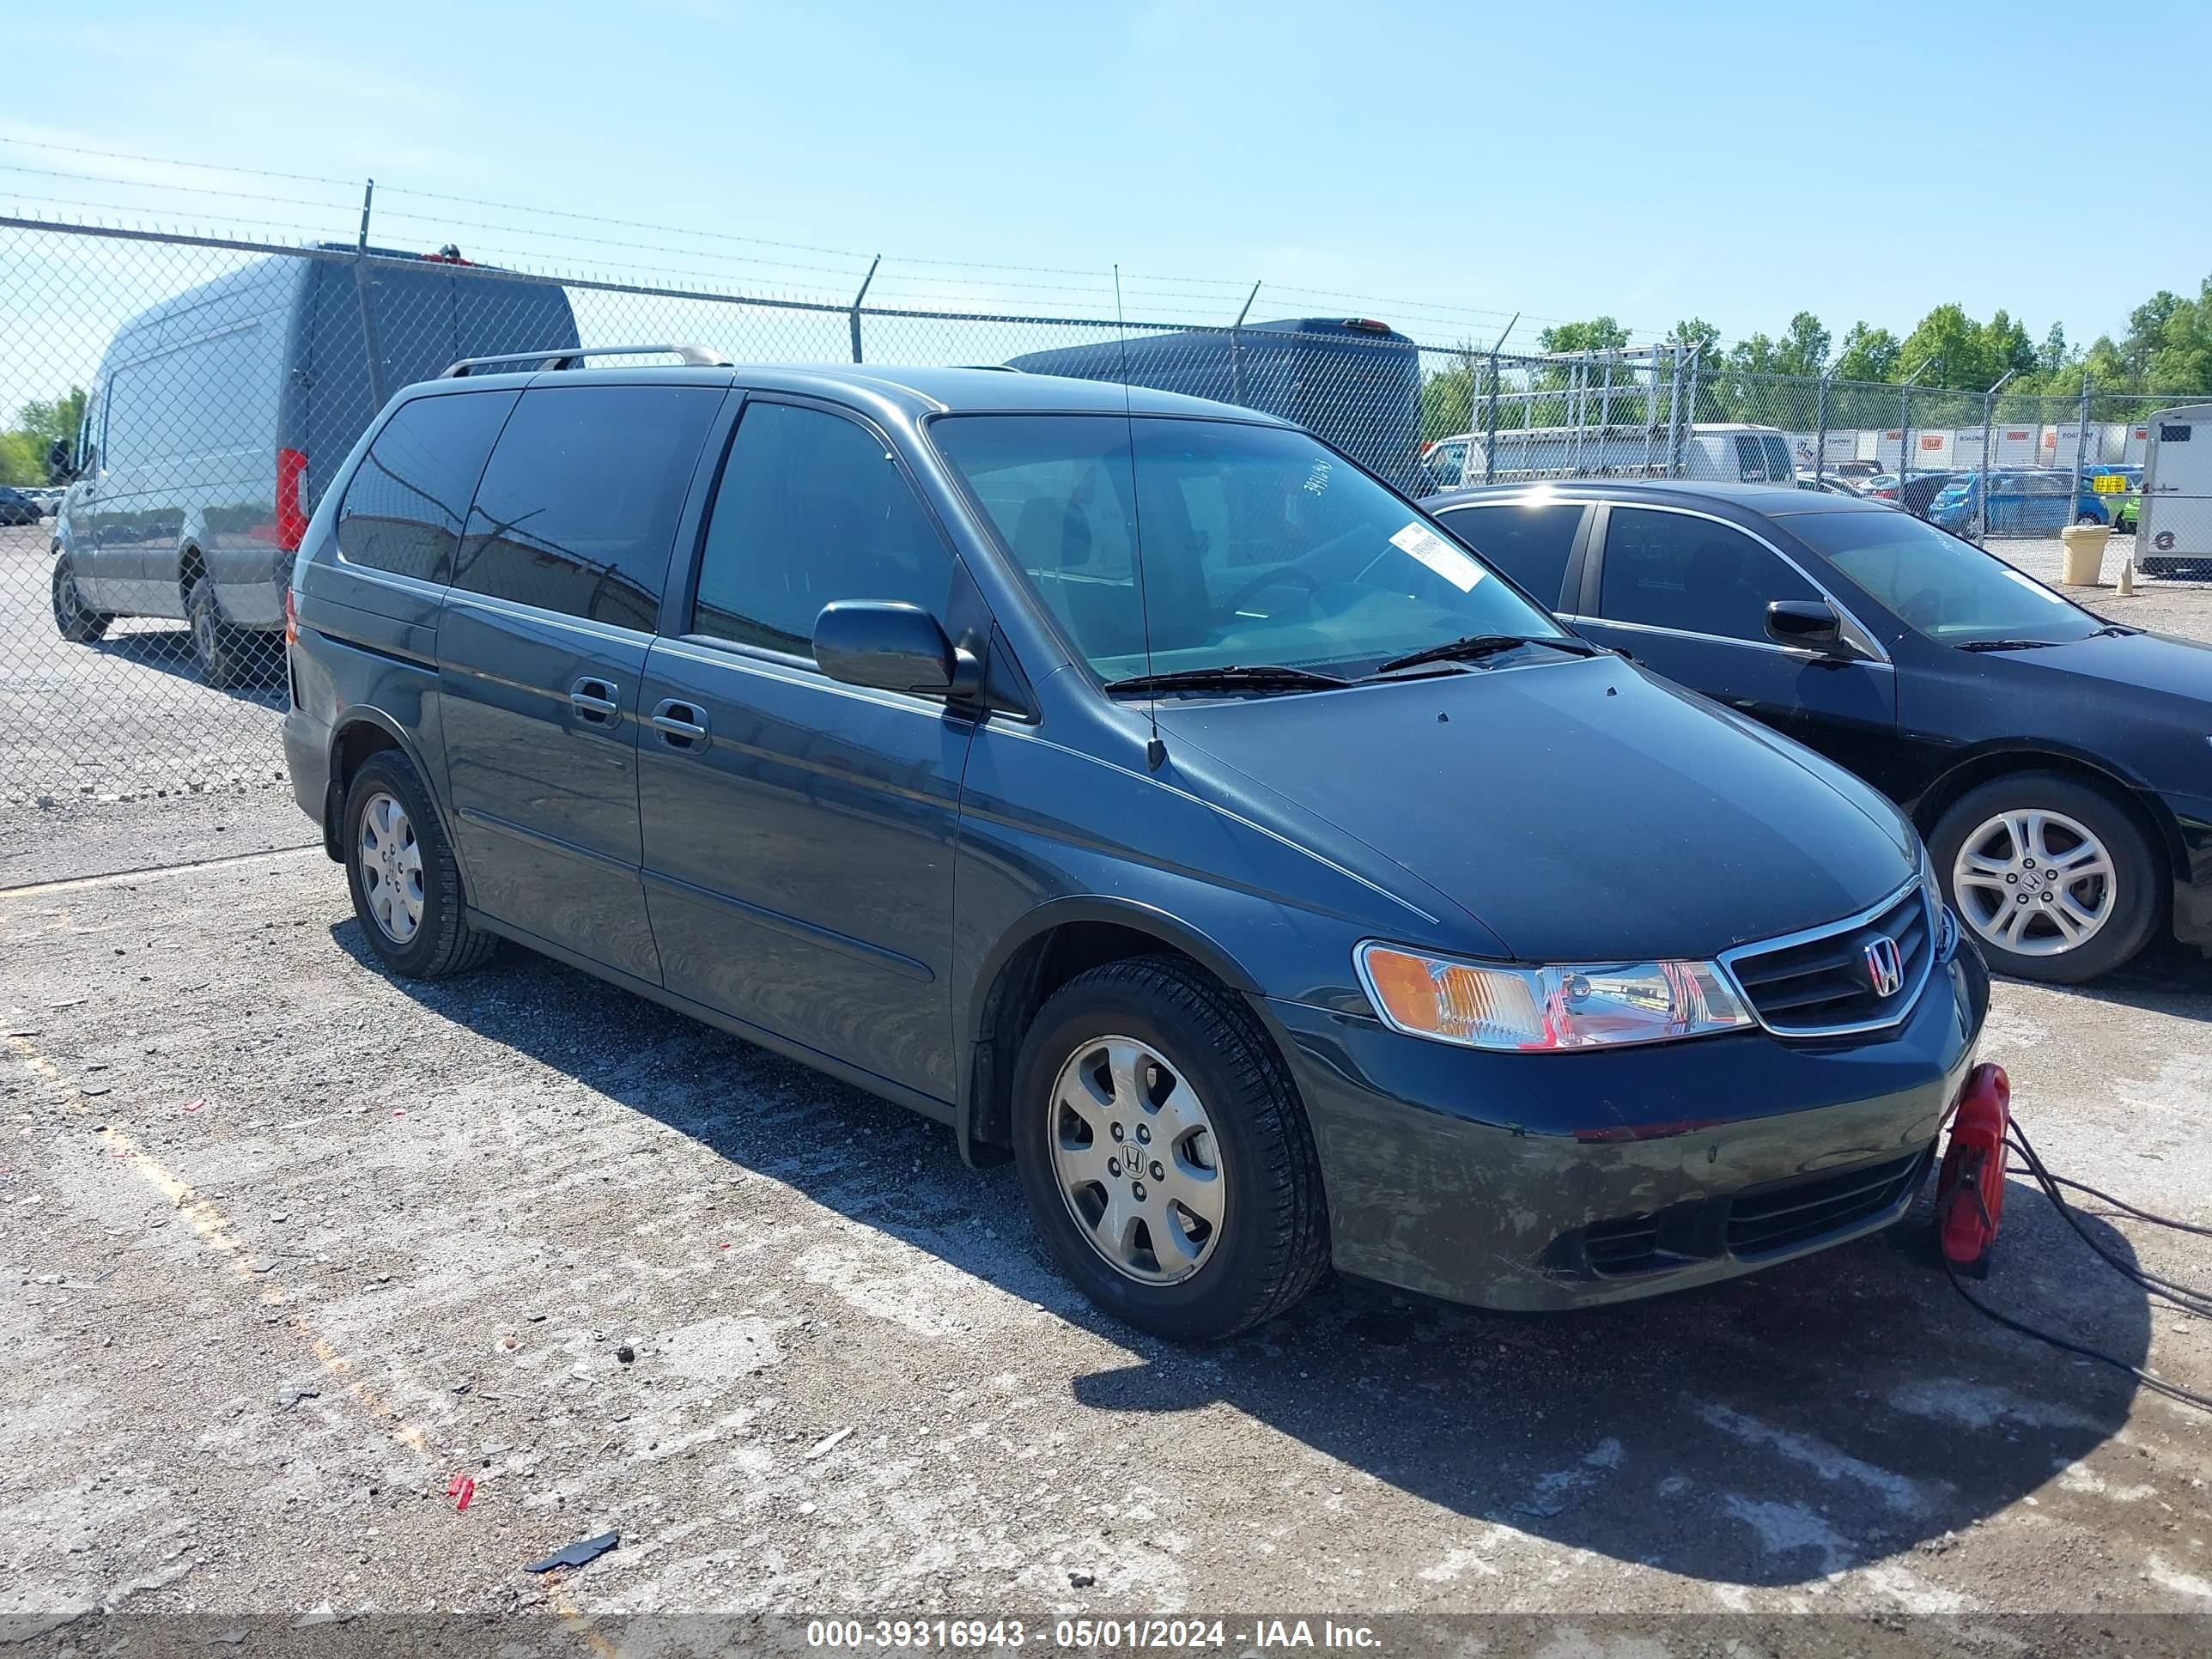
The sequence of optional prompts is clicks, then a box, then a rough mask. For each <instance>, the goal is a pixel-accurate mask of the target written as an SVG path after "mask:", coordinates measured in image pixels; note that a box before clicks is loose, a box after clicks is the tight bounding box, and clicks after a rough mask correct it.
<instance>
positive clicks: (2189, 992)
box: [2066, 939, 2212, 1020]
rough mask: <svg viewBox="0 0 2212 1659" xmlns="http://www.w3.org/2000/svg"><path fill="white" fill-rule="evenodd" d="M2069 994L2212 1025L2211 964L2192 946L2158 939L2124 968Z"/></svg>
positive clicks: (2070, 990)
mask: <svg viewBox="0 0 2212 1659" xmlns="http://www.w3.org/2000/svg"><path fill="white" fill-rule="evenodd" d="M2066 991H2067V994H2068V995H2069V996H2077V997H2081V998H2085V999H2087V1000H2089V1001H2092V1002H2104V1003H2110V1004H2112V1005H2114V1006H2118V1007H2123V1008H2139V1009H2142V1011H2143V1012H2147V1013H2154V1014H2170V1015H2172V1016H2173V1017H2175V1018H2179V1019H2197V1020H2212V961H2208V960H2206V958H2205V957H2204V955H2203V952H2201V951H2198V950H2197V949H2196V948H2195V947H2194V946H2193V945H2183V944H2181V943H2179V941H2178V940H2175V939H2154V940H2153V941H2152V942H2151V943H2150V944H2149V945H2146V946H2145V947H2144V948H2143V951H2142V954H2141V955H2139V956H2137V957H2136V958H2135V959H2134V960H2133V961H2132V962H2130V963H2127V964H2126V965H2125V966H2124V967H2121V968H2118V969H2114V970H2113V971H2112V973H2109V974H2106V975H2104V976H2103V977H2102V978H2101V979H2098V980H2095V981H2092V982H2091V983H2089V984H2087V985H2069V986H2068V987H2066Z"/></svg>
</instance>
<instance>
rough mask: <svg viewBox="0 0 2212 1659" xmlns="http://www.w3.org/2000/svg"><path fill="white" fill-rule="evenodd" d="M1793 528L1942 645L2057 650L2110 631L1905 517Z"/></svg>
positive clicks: (1970, 548) (2002, 565)
mask: <svg viewBox="0 0 2212 1659" xmlns="http://www.w3.org/2000/svg"><path fill="white" fill-rule="evenodd" d="M1787 522H1788V524H1789V526H1790V529H1791V530H1792V531H1794V532H1796V535H1797V537H1798V538H1799V539H1800V540H1801V541H1802V542H1804V543H1805V544H1807V545H1808V546H1809V547H1811V548H1812V549H1813V550H1814V552H1816V553H1820V554H1822V555H1825V556H1826V558H1827V559H1828V561H1829V562H1830V563H1832V564H1833V565H1834V566H1835V567H1836V568H1837V569H1838V570H1840V571H1842V572H1843V573H1844V575H1846V576H1848V577H1850V580H1853V581H1854V582H1857V584H1858V585H1859V586H1861V587H1863V588H1864V589H1865V590H1866V591H1867V592H1868V593H1869V594H1871V595H1872V596H1873V597H1874V598H1875V599H1877V600H1879V601H1880V602H1881V604H1882V605H1885V606H1887V608H1888V609H1889V611H1891V612H1892V613H1893V615H1895V616H1896V617H1897V618H1898V620H1899V621H1900V622H1902V623H1905V625H1906V626H1907V627H1909V628H1911V629H1914V630H1916V631H1917V632H1918V633H1921V634H1924V635H1927V636H1928V637H1929V639H1931V640H1935V641H1938V642H1939V643H1941V644H1944V645H1965V644H1967V643H1968V642H1970V641H1989V640H2034V641H2047V642H2050V643H2054V644H2055V643H2061V642H2063V641H2068V640H2081V639H2087V638H2088V637H2089V635H2092V634H2094V633H2096V632H2097V631H2098V630H2099V629H2101V628H2103V627H2104V626H2105V624H2104V623H2100V622H2099V621H2098V620H2097V618H2096V617H2093V616H2091V615H2090V614H2089V613H2088V612H2087V611H2084V610H2082V609H2081V608H2080V607H2079V606H2078V605H2074V604H2072V603H2070V602H2069V601H2068V600H2066V599H2062V598H2061V597H2060V596H2059V595H2057V594H2056V593H2054V592H2051V590H2050V589H2049V588H2047V587H2045V586H2043V584H2042V583H2040V582H2038V581H2033V580H2030V579H2029V578H2027V576H2024V575H2022V574H2021V573H2020V572H2019V571H2017V570H2015V569H2014V568H2012V567H2011V566H2010V565H2008V564H2007V563H2006V562H2004V561H2003V560H2002V559H2000V558H1997V557H1996V556H1993V555H1990V554H1988V553H1984V552H1983V551H1982V550H1981V549H1980V548H1978V547H1976V546H1975V545H1974V544H1972V542H1966V541H1961V540H1960V538H1958V537H1956V536H1953V535H1948V534H1946V533H1945V532H1942V531H1941V530H1938V529H1936V526H1933V525H1930V524H1923V522H1922V521H1921V520H1918V519H1915V518H1912V517H1911V516H1909V515H1908V514H1905V513H1889V512H1876V513H1801V514H1792V515H1791V516H1790V519H1789V520H1787Z"/></svg>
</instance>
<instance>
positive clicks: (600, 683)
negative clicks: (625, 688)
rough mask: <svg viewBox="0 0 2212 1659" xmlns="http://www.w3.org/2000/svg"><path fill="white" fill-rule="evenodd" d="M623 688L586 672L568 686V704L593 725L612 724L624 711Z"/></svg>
mask: <svg viewBox="0 0 2212 1659" xmlns="http://www.w3.org/2000/svg"><path fill="white" fill-rule="evenodd" d="M621 697H622V689H621V688H620V687H619V686H617V685H616V684H614V683H613V682H612V681H611V680H603V679H599V678H594V677H593V676H592V675H589V674H586V675H585V676H584V678H582V679H580V680H578V681H577V682H576V683H575V684H574V685H572V686H570V687H569V688H568V706H569V707H570V708H573V709H574V710H575V711H576V712H577V713H578V714H580V715H582V716H583V717H584V718H585V719H586V720H588V721H590V722H591V723H592V725H593V726H612V725H613V724H614V723H615V719H616V717H617V715H619V714H621V713H622V702H621Z"/></svg>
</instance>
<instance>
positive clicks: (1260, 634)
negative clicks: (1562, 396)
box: [929, 415, 1578, 689]
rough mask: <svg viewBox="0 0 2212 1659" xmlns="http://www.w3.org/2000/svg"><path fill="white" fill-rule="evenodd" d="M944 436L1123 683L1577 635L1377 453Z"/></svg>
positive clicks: (1082, 643) (1235, 442)
mask: <svg viewBox="0 0 2212 1659" xmlns="http://www.w3.org/2000/svg"><path fill="white" fill-rule="evenodd" d="M929 433H930V436H931V439H932V441H933V442H934V443H935V444H936V446H937V447H938V449H939V453H942V454H943V455H944V456H945V459H947V460H948V461H949V462H950V463H951V465H952V467H953V470H954V471H956V472H957V473H958V475H959V476H960V477H961V479H962V480H963V482H964V483H966V485H967V487H968V489H969V491H970V492H971V493H972V494H973V495H974V496H975V500H976V501H977V502H978V503H979V504H980V505H981V507H982V508H983V510H984V511H985V512H986V513H987V514H988V515H989V517H990V520H991V522H992V525H993V526H994V528H995V529H996V530H997V532H998V534H999V538H1000V541H1001V542H1002V543H1004V544H1005V545H1006V550H1007V551H1008V552H1009V553H1010V554H1011V555H1012V558H1013V562H1014V563H1015V565H1016V566H1017V567H1018V568H1019V569H1020V570H1021V572H1022V574H1023V575H1024V577H1026V578H1027V580H1029V582H1030V586H1032V587H1033V588H1034V589H1035V591H1036V593H1037V595H1038V597H1039V598H1041V599H1042V600H1043V601H1044V605H1045V607H1046V608H1047V609H1048V611H1051V612H1052V615H1053V617H1054V619H1055V620H1056V621H1057V622H1058V623H1059V624H1060V629H1061V630H1062V631H1063V632H1064V633H1065V635H1066V638H1067V640H1068V642H1069V643H1070V644H1071V645H1072V646H1073V647H1074V648H1075V650H1076V651H1077V652H1079V653H1080V654H1081V655H1082V657H1083V659H1084V660H1085V661H1086V662H1087V663H1089V664H1090V665H1091V669H1092V671H1094V672H1095V673H1097V676H1098V677H1099V678H1100V679H1102V680H1103V681H1106V682H1107V683H1108V684H1112V683H1113V682H1114V681H1116V680H1121V679H1131V678H1137V677H1139V676H1150V675H1158V674H1181V673H1185V672H1188V671H1205V670H1212V669H1220V668H1226V667H1229V666H1231V665H1235V666H1237V667H1241V668H1255V667H1270V668H1275V667H1287V668H1296V669H1304V670H1310V671H1316V672H1319V673H1325V674H1328V675H1332V676H1335V677H1339V678H1357V677H1358V675H1360V674H1362V673H1364V672H1371V671H1374V670H1375V669H1376V668H1377V667H1379V666H1380V665H1383V664H1384V663H1386V662H1389V661H1390V660H1392V659H1395V658H1399V657H1402V656H1406V655H1408V654H1410V653H1414V652H1419V651H1424V650H1426V649H1427V648H1429V647H1433V646H1437V645H1441V644H1443V643H1445V642H1447V641H1454V640H1461V639H1466V638H1468V636H1471V635H1490V636H1499V637H1504V636H1527V637H1528V638H1530V639H1533V640H1539V641H1541V640H1550V639H1562V640H1565V639H1571V635H1568V634H1567V633H1566V632H1565V629H1562V628H1561V627H1560V626H1559V624H1558V623H1554V622H1553V620H1552V619H1551V618H1550V617H1548V616H1547V614H1546V613H1545V612H1544V611H1541V610H1540V609H1539V608H1538V607H1537V606H1535V605H1533V604H1531V603H1530V602H1529V601H1528V600H1527V599H1523V598H1522V596H1521V595H1520V594H1519V593H1517V592H1515V591H1514V590H1513V589H1512V588H1511V587H1510V586H1508V585H1507V584H1506V583H1505V582H1504V580H1502V579H1500V578H1499V577H1498V576H1496V575H1495V574H1492V572H1491V570H1490V569H1489V568H1487V567H1486V566H1485V565H1483V564H1482V563H1481V562H1479V561H1478V560H1477V559H1475V558H1474V556H1472V555H1470V554H1469V553H1468V551H1467V550H1465V549H1464V548H1462V547H1461V546H1460V545H1459V544H1457V543H1456V542H1454V541H1452V540H1451V539H1450V538H1448V537H1446V536H1445V535H1443V533H1442V532H1439V531H1437V529H1435V528H1434V527H1433V526H1431V525H1430V524H1429V522H1428V521H1427V520H1425V519H1423V518H1422V517H1421V516H1420V515H1419V513H1415V512H1414V511H1413V509H1412V508H1411V507H1407V505H1406V503H1405V502H1404V501H1401V500H1400V499H1399V498H1398V497H1397V496H1396V495H1393V494H1392V493H1391V492H1390V491H1389V490H1388V489H1385V488H1383V485H1381V484H1379V483H1376V481H1375V480H1374V479H1372V478H1370V477H1368V476H1367V474H1365V473H1364V472H1363V471H1360V470H1359V468H1358V467H1357V466H1355V465H1352V463H1351V462H1350V461H1347V460H1346V459H1343V457H1341V456H1340V455H1337V454H1335V453H1333V452H1332V451H1330V450H1329V449H1328V448H1327V447H1324V446H1323V445H1322V444H1321V443H1320V442H1318V441H1316V440H1315V439H1313V438H1310V437H1309V436H1307V435H1305V434H1304V433H1302V432H1298V431H1296V430H1293V429H1291V428H1285V427H1271V426H1257V425H1248V424H1244V423H1242V422H1232V421H1208V420H1188V419H1182V418H1174V417H1163V416H1137V417H1136V418H1134V419H1129V418H1127V417H1124V416H1120V415H1110V416H1108V415H956V416H940V417H939V419H937V420H935V421H933V422H931V423H930V426H929ZM1140 573H1141V575H1140ZM1140 581H1141V586H1140ZM1148 633H1149V639H1150V650H1149V653H1148V652H1147V649H1146V645H1147V635H1148ZM1577 643H1578V642H1577ZM1493 660H1494V659H1493ZM1276 689H1296V688H1295V687H1290V688H1283V687H1281V686H1279V685H1278V686H1277V688H1276Z"/></svg>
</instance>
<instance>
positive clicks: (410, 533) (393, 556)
mask: <svg viewBox="0 0 2212 1659" xmlns="http://www.w3.org/2000/svg"><path fill="white" fill-rule="evenodd" d="M515 397H516V394H515V393H514V392H460V393H456V394H454V395H453V396H450V397H443V398H416V399H415V401H414V402H412V403H410V404H401V405H400V407H399V408H398V410H397V411H395V412H394V413H393V415H392V419H391V420H390V421H388V422H386V424H385V428H384V430H383V431H381V432H380V433H378V434H377V435H376V441H375V442H374V443H373V444H371V445H370V446H369V447H368V454H366V455H364V456H363V457H362V462H361V465H360V467H359V468H358V469H356V471H355V473H354V475H353V481H352V482H351V483H349V484H347V486H346V493H345V501H344V502H343V505H342V506H341V507H339V509H338V526H337V533H338V554H339V556H340V557H342V558H343V559H344V560H345V562H347V563H348V564H358V565H366V566H367V567H368V568H370V569H372V570H388V571H391V572H392V573H393V574H396V575H401V576H413V577H416V578H417V579H419V580H422V581H426V582H444V581H449V580H452V579H453V548H454V545H455V544H456V543H458V542H459V539H460V535H461V522H462V520H464V519H465V518H466V517H467V516H468V511H469V497H470V496H471V495H474V494H475V493H476V487H477V475H478V474H479V473H481V472H482V471H483V465H484V458H485V457H486V456H487V455H489V454H490V453H491V446H492V440H494V439H495V438H496V437H498V436H499V429H500V426H501V422H504V421H505V420H506V419H507V415H508V413H509V411H510V410H513V407H514V399H515Z"/></svg>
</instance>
